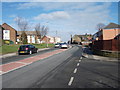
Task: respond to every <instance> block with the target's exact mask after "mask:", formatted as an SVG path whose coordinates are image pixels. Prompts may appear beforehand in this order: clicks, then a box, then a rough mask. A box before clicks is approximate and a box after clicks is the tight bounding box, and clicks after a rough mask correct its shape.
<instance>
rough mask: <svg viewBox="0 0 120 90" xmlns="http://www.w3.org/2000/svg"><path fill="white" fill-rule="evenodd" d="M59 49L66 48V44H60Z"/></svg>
mask: <svg viewBox="0 0 120 90" xmlns="http://www.w3.org/2000/svg"><path fill="white" fill-rule="evenodd" d="M60 48H61V49H62V48H66V49H67V48H68V44H67V43H60Z"/></svg>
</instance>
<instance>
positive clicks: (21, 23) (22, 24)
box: [15, 17, 29, 44]
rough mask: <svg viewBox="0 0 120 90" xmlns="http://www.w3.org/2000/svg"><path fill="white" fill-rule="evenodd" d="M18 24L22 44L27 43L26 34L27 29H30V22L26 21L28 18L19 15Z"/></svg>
mask: <svg viewBox="0 0 120 90" xmlns="http://www.w3.org/2000/svg"><path fill="white" fill-rule="evenodd" d="M15 21H16V23H17V26H18V28H19V30H20V31H21V36H20V40H21V42H22V44H25V43H27V35H26V32H25V31H26V30H28V28H29V26H28V22H27V21H26V19H24V18H22V17H17V18H16V19H15Z"/></svg>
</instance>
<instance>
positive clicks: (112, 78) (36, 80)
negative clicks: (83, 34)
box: [2, 46, 120, 88]
mask: <svg viewBox="0 0 120 90" xmlns="http://www.w3.org/2000/svg"><path fill="white" fill-rule="evenodd" d="M119 82H120V81H119V79H118V63H117V62H107V61H96V60H93V59H91V60H90V59H87V58H84V57H82V48H81V47H80V46H74V47H73V48H70V49H68V50H66V51H64V52H61V53H59V54H55V55H53V56H50V57H48V58H46V59H42V60H40V61H37V62H35V63H32V64H30V65H28V66H25V67H22V68H20V69H17V70H15V71H12V72H9V73H6V74H3V75H2V87H3V88H118V85H119Z"/></svg>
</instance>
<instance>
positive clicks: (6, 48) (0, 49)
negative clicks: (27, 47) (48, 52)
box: [0, 44, 54, 54]
mask: <svg viewBox="0 0 120 90" xmlns="http://www.w3.org/2000/svg"><path fill="white" fill-rule="evenodd" d="M32 45H34V46H35V47H36V48H38V49H40V48H47V45H46V44H32ZM19 46H20V45H3V46H0V54H8V53H13V52H17V51H18V48H19ZM53 46H54V44H48V47H49V48H51V47H53Z"/></svg>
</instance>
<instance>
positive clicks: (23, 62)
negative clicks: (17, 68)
mask: <svg viewBox="0 0 120 90" xmlns="http://www.w3.org/2000/svg"><path fill="white" fill-rule="evenodd" d="M16 63H22V64H25V65H26V64H29V63H24V62H16Z"/></svg>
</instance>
